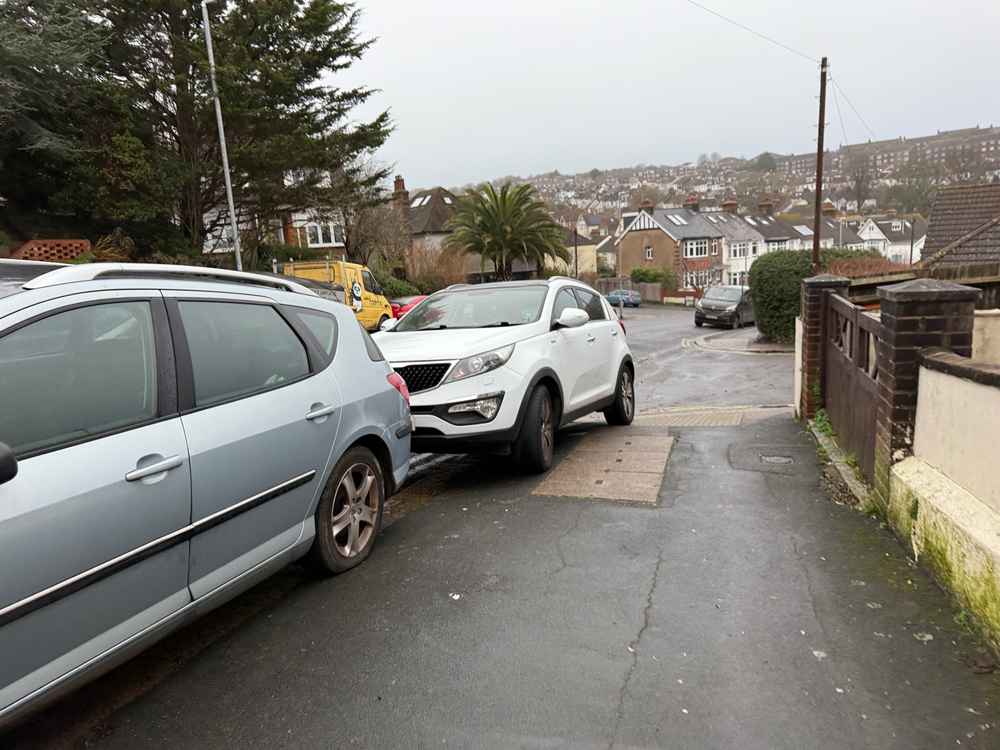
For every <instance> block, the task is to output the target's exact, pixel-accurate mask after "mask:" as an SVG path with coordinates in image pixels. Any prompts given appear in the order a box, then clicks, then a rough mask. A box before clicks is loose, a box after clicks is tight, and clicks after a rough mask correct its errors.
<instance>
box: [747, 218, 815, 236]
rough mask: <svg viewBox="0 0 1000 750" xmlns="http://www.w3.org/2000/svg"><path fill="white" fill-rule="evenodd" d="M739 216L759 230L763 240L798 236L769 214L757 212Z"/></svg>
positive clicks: (790, 228) (786, 225)
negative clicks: (756, 213)
mask: <svg viewBox="0 0 1000 750" xmlns="http://www.w3.org/2000/svg"><path fill="white" fill-rule="evenodd" d="M740 218H741V219H742V220H743V221H745V222H746V223H747V224H749V225H750V226H751V227H753V228H754V229H756V230H757V231H758V232H760V233H761V235H763V237H764V239H765V240H793V239H796V238H798V237H799V236H800V235H799V233H798V232H796V231H795V230H794V229H793V228H792V227H790V226H789V225H788V224H786V223H785V222H783V221H781V220H780V219H775V218H774V217H773V216H770V215H759V214H758V215H750V216H741V217H740Z"/></svg>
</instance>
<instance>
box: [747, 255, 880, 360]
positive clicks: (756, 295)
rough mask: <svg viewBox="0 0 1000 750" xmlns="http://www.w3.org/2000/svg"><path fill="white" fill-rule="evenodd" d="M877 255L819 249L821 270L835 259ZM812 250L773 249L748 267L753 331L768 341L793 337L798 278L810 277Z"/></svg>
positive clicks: (798, 304) (797, 305)
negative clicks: (754, 323) (754, 328)
mask: <svg viewBox="0 0 1000 750" xmlns="http://www.w3.org/2000/svg"><path fill="white" fill-rule="evenodd" d="M873 256H875V257H877V256H878V253H877V252H872V251H868V250H842V249H839V248H834V249H832V250H822V251H821V252H820V265H821V269H820V270H821V271H822V270H823V269H825V268H826V267H827V266H828V265H829V264H830V263H831V262H833V261H835V260H850V259H852V258H871V257H873ZM812 275H813V272H812V252H811V251H809V250H777V251H775V252H771V253H767V254H766V255H762V256H761V257H759V258H758V259H757V260H756V261H755V262H754V264H753V265H752V266H751V267H750V295H751V297H752V298H753V310H754V315H755V316H756V318H757V330H758V331H760V332H761V334H763V335H764V336H766V337H767V338H769V339H770V340H771V341H781V342H791V341H794V340H795V318H796V317H797V316H798V314H799V308H800V306H801V301H800V298H799V295H800V294H801V290H802V279H805V278H808V277H809V276H812Z"/></svg>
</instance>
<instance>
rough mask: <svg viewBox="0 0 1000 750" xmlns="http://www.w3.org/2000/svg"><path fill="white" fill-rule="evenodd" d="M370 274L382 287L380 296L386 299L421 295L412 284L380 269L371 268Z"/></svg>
mask: <svg viewBox="0 0 1000 750" xmlns="http://www.w3.org/2000/svg"><path fill="white" fill-rule="evenodd" d="M372 273H373V274H374V275H375V280H376V281H378V283H379V284H381V285H382V294H384V295H385V296H386V298H387V299H396V298H397V297H412V296H414V295H416V294H420V293H421V291H420V289H418V288H417V287H416V286H415V285H414V284H411V283H410V282H409V281H406V280H405V279H397V278H396V277H395V276H393V275H392V274H391V273H389V272H387V271H384V270H382V269H381V268H373V269H372Z"/></svg>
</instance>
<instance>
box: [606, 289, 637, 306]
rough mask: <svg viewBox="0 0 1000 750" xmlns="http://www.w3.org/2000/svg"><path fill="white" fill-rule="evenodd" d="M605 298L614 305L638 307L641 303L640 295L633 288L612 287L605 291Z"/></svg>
mask: <svg viewBox="0 0 1000 750" xmlns="http://www.w3.org/2000/svg"><path fill="white" fill-rule="evenodd" d="M606 296H607V300H608V302H610V303H611V304H612V305H613V306H614V307H618V306H619V305H623V306H625V307H638V306H639V305H641V304H642V295H641V294H639V292H637V291H635V290H633V289H614V290H612V291H610V292H608V293H607V295H606Z"/></svg>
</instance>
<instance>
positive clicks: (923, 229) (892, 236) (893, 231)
mask: <svg viewBox="0 0 1000 750" xmlns="http://www.w3.org/2000/svg"><path fill="white" fill-rule="evenodd" d="M874 223H875V225H876V226H877V227H878V229H879V231H880V232H881V233H882V234H884V235H885V238H886V239H887V240H889V242H891V243H893V244H905V243H908V242H909V241H910V232H911V228H912V233H913V239H914V241H916V240H919V239H920V238H921V237H923V236H924V235H925V234H927V222H926V221H924V220H923V219H916V220H915V221H910V220H909V219H878V220H875V222H874Z"/></svg>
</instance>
